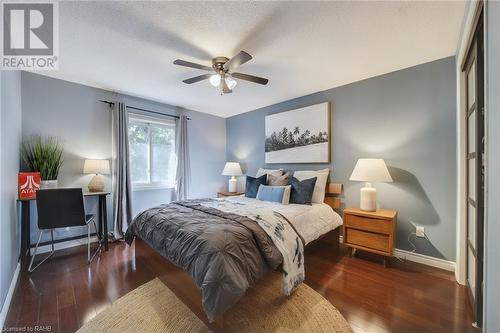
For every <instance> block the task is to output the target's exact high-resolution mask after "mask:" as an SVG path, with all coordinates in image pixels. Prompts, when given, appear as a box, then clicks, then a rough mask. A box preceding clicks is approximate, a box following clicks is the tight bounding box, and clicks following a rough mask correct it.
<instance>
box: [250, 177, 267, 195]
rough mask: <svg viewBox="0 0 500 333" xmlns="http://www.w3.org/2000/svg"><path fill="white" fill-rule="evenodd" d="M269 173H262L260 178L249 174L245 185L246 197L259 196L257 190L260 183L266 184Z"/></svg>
mask: <svg viewBox="0 0 500 333" xmlns="http://www.w3.org/2000/svg"><path fill="white" fill-rule="evenodd" d="M266 183H267V174H266V175H262V176H260V177H259V178H255V177H250V176H247V184H246V186H245V197H247V198H255V197H256V196H257V191H258V190H259V186H260V185H266Z"/></svg>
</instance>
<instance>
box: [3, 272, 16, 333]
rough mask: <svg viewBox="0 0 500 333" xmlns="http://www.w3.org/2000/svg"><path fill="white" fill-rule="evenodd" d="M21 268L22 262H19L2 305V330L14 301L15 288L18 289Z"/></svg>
mask: <svg viewBox="0 0 500 333" xmlns="http://www.w3.org/2000/svg"><path fill="white" fill-rule="evenodd" d="M20 270H21V263H17V267H16V270H15V271H14V276H12V280H11V281H10V287H9V291H8V292H7V296H6V297H5V301H4V303H3V306H2V312H0V330H1V329H2V328H3V325H4V324H5V319H6V318H7V313H9V309H10V302H11V301H12V295H14V290H16V285H17V280H18V278H19V271H20Z"/></svg>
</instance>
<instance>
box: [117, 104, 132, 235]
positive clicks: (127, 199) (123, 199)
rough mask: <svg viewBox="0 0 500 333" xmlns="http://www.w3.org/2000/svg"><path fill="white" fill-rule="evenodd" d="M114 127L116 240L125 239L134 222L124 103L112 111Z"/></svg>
mask: <svg viewBox="0 0 500 333" xmlns="http://www.w3.org/2000/svg"><path fill="white" fill-rule="evenodd" d="M112 126H113V139H112V140H113V163H112V164H113V229H114V234H115V238H116V239H120V238H123V234H124V232H125V231H126V230H127V228H128V226H129V224H130V222H131V221H132V187H131V184H130V163H129V147H128V113H127V106H126V105H125V104H124V103H120V102H116V103H115V104H114V105H113V109H112Z"/></svg>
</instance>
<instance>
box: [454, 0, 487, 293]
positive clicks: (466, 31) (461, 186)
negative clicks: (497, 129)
mask: <svg viewBox="0 0 500 333" xmlns="http://www.w3.org/2000/svg"><path fill="white" fill-rule="evenodd" d="M481 11H484V2H483V1H482V0H479V1H471V2H468V3H467V9H466V14H465V17H464V28H463V30H462V36H461V38H460V43H459V45H458V48H457V52H456V53H457V56H456V70H455V72H456V86H457V110H456V111H457V112H456V113H457V117H456V122H457V123H456V125H457V154H456V159H457V197H456V201H457V230H456V235H457V240H456V265H455V279H456V280H457V282H458V283H459V284H461V285H465V284H466V283H467V246H464V245H466V242H467V215H466V214H467V201H466V195H467V184H465V181H464V179H465V177H466V171H467V165H466V159H465V158H463V157H464V156H465V154H466V153H467V145H466V144H467V142H466V140H467V136H466V133H467V130H466V126H467V124H466V122H465V119H466V117H465V115H466V112H467V104H466V102H467V97H466V85H467V80H466V75H465V73H464V72H463V71H462V68H463V65H464V62H465V60H466V59H467V55H468V53H467V51H468V50H469V47H470V44H471V43H472V39H473V35H474V32H475V30H476V25H477V23H478V21H479V17H480V14H481ZM483 15H484V13H483ZM485 27H486V25H485V24H483V29H485ZM485 33H486V32H485V31H484V30H483V36H485ZM485 78H486V76H485Z"/></svg>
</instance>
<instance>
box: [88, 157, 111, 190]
mask: <svg viewBox="0 0 500 333" xmlns="http://www.w3.org/2000/svg"><path fill="white" fill-rule="evenodd" d="M83 173H87V174H91V173H94V174H95V176H94V177H92V179H91V180H90V183H89V185H88V186H89V191H90V192H103V191H104V177H103V176H102V175H107V174H109V161H108V160H85V163H84V164H83Z"/></svg>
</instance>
